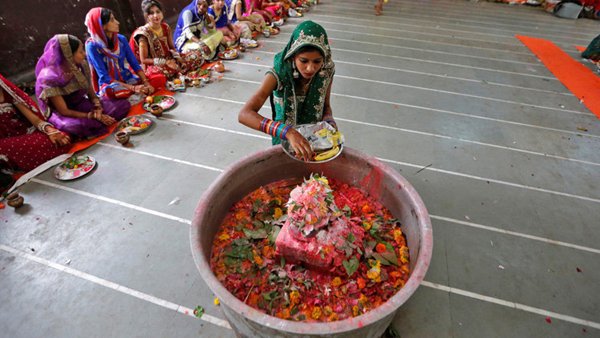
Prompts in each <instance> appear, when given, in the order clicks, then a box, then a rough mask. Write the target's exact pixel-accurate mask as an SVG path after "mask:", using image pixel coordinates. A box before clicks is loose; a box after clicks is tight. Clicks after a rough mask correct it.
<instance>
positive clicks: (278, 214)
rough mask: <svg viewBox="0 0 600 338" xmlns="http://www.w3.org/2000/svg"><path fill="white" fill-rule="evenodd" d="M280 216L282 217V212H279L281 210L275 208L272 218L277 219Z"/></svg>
mask: <svg viewBox="0 0 600 338" xmlns="http://www.w3.org/2000/svg"><path fill="white" fill-rule="evenodd" d="M281 216H283V212H282V211H281V209H280V208H275V213H273V218H275V219H279V218H280V217H281Z"/></svg>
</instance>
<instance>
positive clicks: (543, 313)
mask: <svg viewBox="0 0 600 338" xmlns="http://www.w3.org/2000/svg"><path fill="white" fill-rule="evenodd" d="M421 285H424V286H427V287H430V288H432V289H436V290H440V291H445V292H449V293H453V294H456V295H460V296H465V297H469V298H473V299H477V300H481V301H484V302H488V303H493V304H497V305H502V306H506V307H509V308H512V309H515V310H522V311H526V312H529V313H533V314H536V315H539V316H544V317H550V318H555V319H558V320H562V321H565V322H569V323H573V324H578V325H583V326H586V327H592V328H595V329H600V323H596V322H592V321H589V320H584V319H580V318H576V317H572V316H567V315H563V314H560V313H556V312H552V311H546V310H543V309H539V308H535V307H532V306H527V305H523V304H519V303H515V302H510V301H506V300H503V299H499V298H495V297H489V296H484V295H480V294H477V293H474V292H469V291H465V290H461V289H457V288H453V287H450V286H445V285H440V284H437V283H432V282H428V281H423V282H421Z"/></svg>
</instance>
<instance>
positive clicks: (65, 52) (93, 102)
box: [35, 34, 131, 138]
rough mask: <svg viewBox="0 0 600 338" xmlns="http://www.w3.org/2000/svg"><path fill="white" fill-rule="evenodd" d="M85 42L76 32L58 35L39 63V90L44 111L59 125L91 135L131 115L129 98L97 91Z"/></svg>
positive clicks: (80, 135) (37, 84)
mask: <svg viewBox="0 0 600 338" xmlns="http://www.w3.org/2000/svg"><path fill="white" fill-rule="evenodd" d="M85 59H86V55H85V50H84V49H83V43H82V42H81V41H80V40H79V39H77V38H76V37H74V36H72V35H66V34H59V35H55V36H54V37H53V38H52V39H50V41H48V43H47V44H46V48H45V49H44V54H43V55H42V56H41V57H40V60H39V61H38V63H37V65H36V67H35V75H36V77H37V80H36V82H35V93H36V95H37V97H38V100H39V103H40V108H41V110H42V114H44V116H45V117H46V118H48V121H50V123H52V124H53V125H54V126H56V128H58V129H59V130H61V131H64V132H66V133H69V134H71V135H75V136H79V137H83V138H91V137H95V136H98V135H102V134H106V133H107V132H108V128H106V126H108V125H111V124H113V123H115V122H117V121H118V120H120V119H122V118H124V117H125V116H127V113H128V112H129V108H130V107H131V104H130V103H129V101H127V100H126V99H110V98H108V97H106V96H103V97H102V99H100V98H99V97H98V95H96V93H95V92H94V89H93V87H92V85H91V75H90V70H89V67H88V64H87V62H86V60H85Z"/></svg>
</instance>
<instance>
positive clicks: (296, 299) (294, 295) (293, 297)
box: [290, 290, 300, 307]
mask: <svg viewBox="0 0 600 338" xmlns="http://www.w3.org/2000/svg"><path fill="white" fill-rule="evenodd" d="M298 303H300V293H299V292H298V291H297V290H294V291H292V292H291V293H290V306H292V307H293V306H294V305H296V304H298Z"/></svg>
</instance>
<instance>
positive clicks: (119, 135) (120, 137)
mask: <svg viewBox="0 0 600 338" xmlns="http://www.w3.org/2000/svg"><path fill="white" fill-rule="evenodd" d="M115 139H116V140H117V142H119V143H121V144H122V145H124V146H125V145H127V142H129V133H128V132H126V131H124V130H119V131H118V132H116V133H115Z"/></svg>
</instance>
